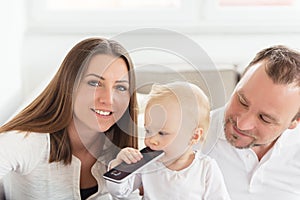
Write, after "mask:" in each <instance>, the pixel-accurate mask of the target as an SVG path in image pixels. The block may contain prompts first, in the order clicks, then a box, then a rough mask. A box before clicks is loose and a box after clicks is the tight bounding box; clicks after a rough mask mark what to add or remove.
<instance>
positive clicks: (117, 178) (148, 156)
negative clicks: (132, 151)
mask: <svg viewBox="0 0 300 200" xmlns="http://www.w3.org/2000/svg"><path fill="white" fill-rule="evenodd" d="M140 152H141V153H142V155H143V158H142V159H141V160H140V161H138V162H136V163H132V164H126V163H125V162H122V163H121V164H119V165H117V166H116V167H114V168H112V169H111V170H109V171H108V172H106V173H104V174H103V177H104V179H106V180H110V181H113V182H117V183H118V182H122V181H124V180H125V179H126V177H129V175H130V174H132V172H135V171H137V170H138V169H141V168H142V167H144V166H146V164H149V163H150V162H152V161H154V160H157V159H158V158H160V157H161V156H162V155H163V153H164V152H163V151H154V150H152V149H150V148H149V147H145V148H144V149H142V150H141V151H140Z"/></svg>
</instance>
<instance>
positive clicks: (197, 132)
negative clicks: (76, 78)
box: [191, 128, 203, 145]
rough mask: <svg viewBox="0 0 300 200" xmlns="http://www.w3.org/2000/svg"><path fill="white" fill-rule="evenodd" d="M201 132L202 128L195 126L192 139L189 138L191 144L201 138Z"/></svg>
mask: <svg viewBox="0 0 300 200" xmlns="http://www.w3.org/2000/svg"><path fill="white" fill-rule="evenodd" d="M202 134H203V128H196V129H195V130H194V133H193V136H192V139H191V144H192V145H194V144H196V143H198V142H199V140H200V139H201V138H202Z"/></svg>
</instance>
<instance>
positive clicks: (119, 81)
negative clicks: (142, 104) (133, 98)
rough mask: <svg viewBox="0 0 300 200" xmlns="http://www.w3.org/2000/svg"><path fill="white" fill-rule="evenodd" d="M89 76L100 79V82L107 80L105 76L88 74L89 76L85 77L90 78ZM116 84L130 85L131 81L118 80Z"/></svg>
mask: <svg viewBox="0 0 300 200" xmlns="http://www.w3.org/2000/svg"><path fill="white" fill-rule="evenodd" d="M88 76H94V77H96V78H99V79H100V80H103V81H104V80H105V78H104V77H103V76H99V75H98V74H93V73H92V74H87V75H85V77H88ZM116 83H128V84H129V81H128V80H125V79H124V80H117V81H116Z"/></svg>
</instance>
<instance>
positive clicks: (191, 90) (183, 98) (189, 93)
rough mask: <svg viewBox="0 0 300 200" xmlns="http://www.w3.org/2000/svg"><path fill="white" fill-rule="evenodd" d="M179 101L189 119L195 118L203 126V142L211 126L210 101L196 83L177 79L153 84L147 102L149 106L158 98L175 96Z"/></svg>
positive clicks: (197, 126)
mask: <svg viewBox="0 0 300 200" xmlns="http://www.w3.org/2000/svg"><path fill="white" fill-rule="evenodd" d="M174 97H175V99H176V100H177V101H178V102H179V105H180V106H181V108H183V109H182V113H185V114H188V116H190V118H189V120H193V121H194V124H195V129H196V128H202V129H203V134H202V137H201V141H202V142H203V141H204V140H205V137H206V133H207V130H208V127H209V121H210V103H209V100H208V97H207V96H206V95H205V93H204V92H203V91H202V89H201V88H199V87H198V86H196V85H195V84H192V83H189V82H184V81H176V82H172V83H167V84H153V86H152V89H151V91H150V93H149V95H148V99H147V102H146V108H147V106H148V105H149V104H150V103H152V102H154V101H158V100H160V101H161V100H164V99H169V100H170V99H171V98H174Z"/></svg>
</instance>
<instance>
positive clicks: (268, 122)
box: [259, 115, 271, 124]
mask: <svg viewBox="0 0 300 200" xmlns="http://www.w3.org/2000/svg"><path fill="white" fill-rule="evenodd" d="M259 118H260V119H261V120H262V121H263V122H265V123H266V124H271V121H270V119H269V118H268V117H266V116H264V115H259Z"/></svg>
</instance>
